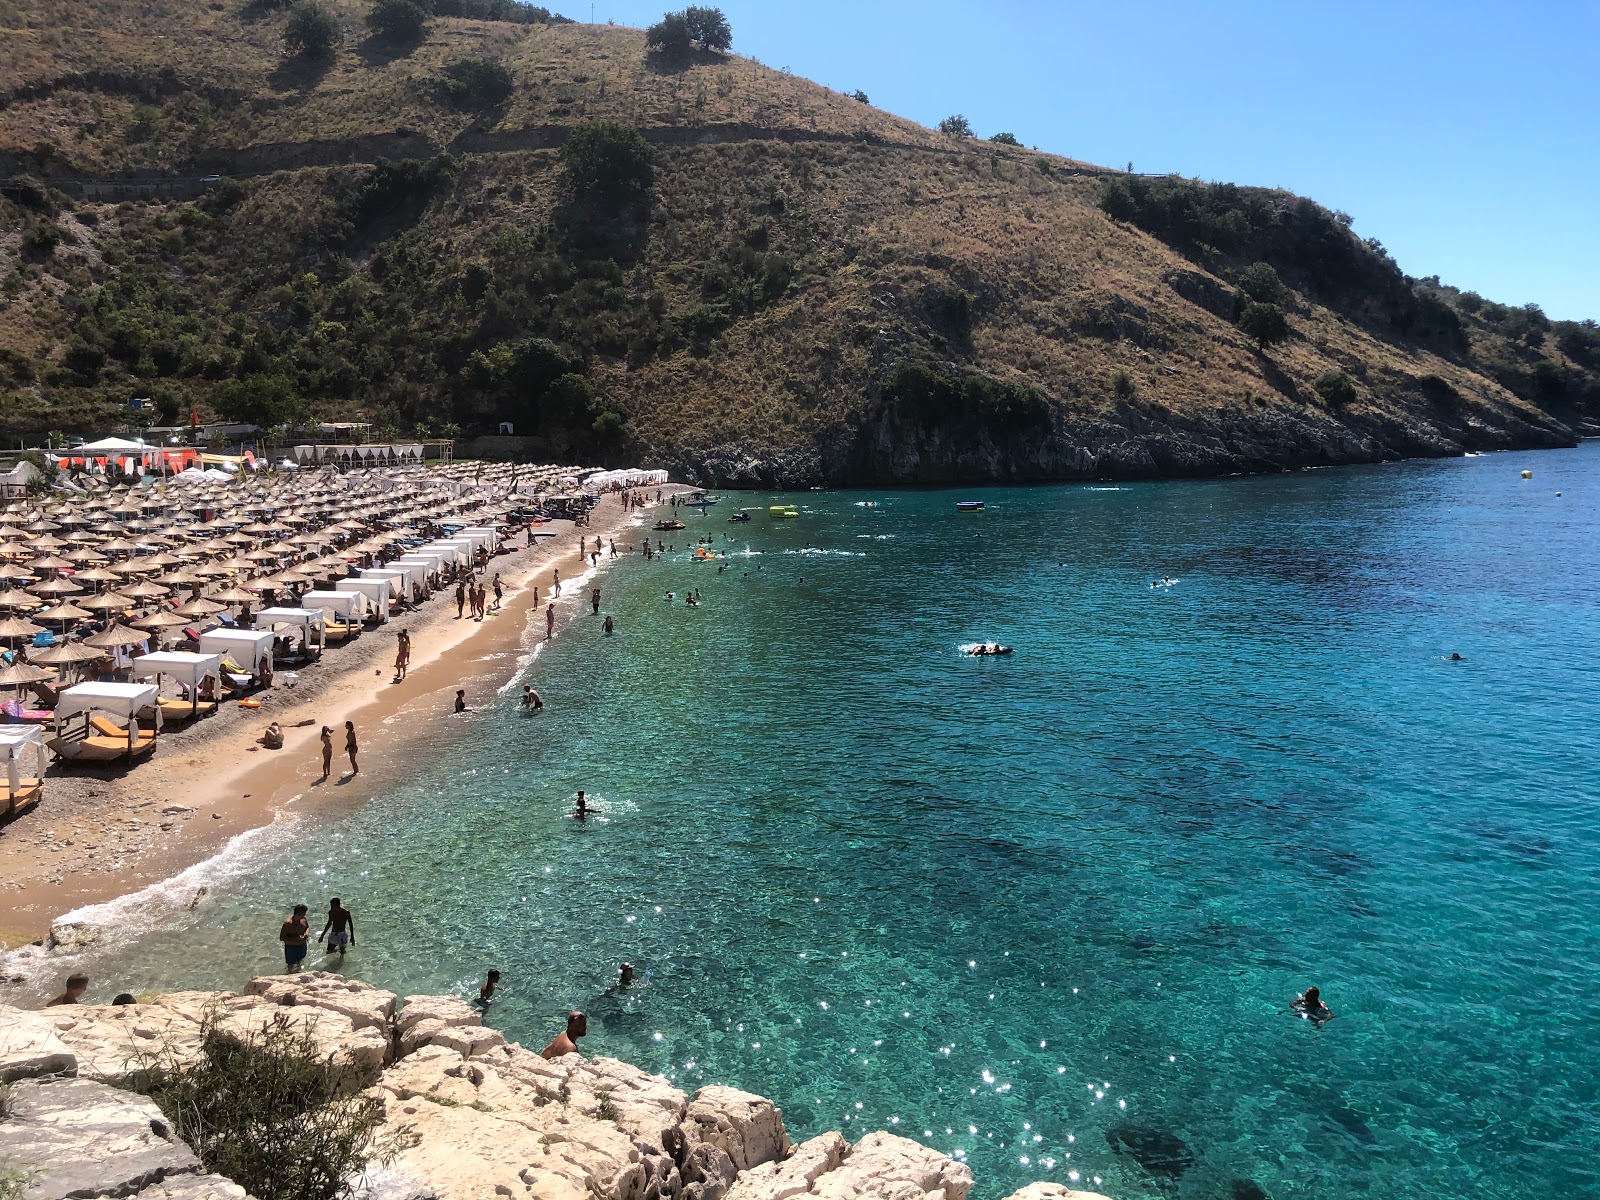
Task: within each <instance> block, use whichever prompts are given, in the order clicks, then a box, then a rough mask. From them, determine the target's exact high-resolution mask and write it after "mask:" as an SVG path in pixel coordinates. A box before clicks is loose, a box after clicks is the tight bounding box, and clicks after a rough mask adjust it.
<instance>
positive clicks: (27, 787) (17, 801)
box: [5, 776, 44, 819]
mask: <svg viewBox="0 0 1600 1200" xmlns="http://www.w3.org/2000/svg"><path fill="white" fill-rule="evenodd" d="M5 786H6V817H7V819H10V818H11V817H14V816H16V815H17V814H18V813H19V812H21V811H22V810H23V809H25V808H31V807H32V806H33V805H35V804H37V803H38V802H39V797H40V796H42V795H44V782H43V780H40V779H30V778H28V777H27V776H23V777H22V778H21V779H19V780H17V788H16V790H15V791H12V790H11V783H10V781H9V780H7V781H5Z"/></svg>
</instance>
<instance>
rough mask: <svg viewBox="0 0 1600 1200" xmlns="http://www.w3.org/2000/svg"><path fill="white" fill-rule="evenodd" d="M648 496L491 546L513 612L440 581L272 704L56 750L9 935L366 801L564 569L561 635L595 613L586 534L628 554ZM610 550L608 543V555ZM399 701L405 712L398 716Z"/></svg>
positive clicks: (273, 696)
mask: <svg viewBox="0 0 1600 1200" xmlns="http://www.w3.org/2000/svg"><path fill="white" fill-rule="evenodd" d="M679 490H681V489H677V488H668V489H665V490H664V491H663V493H662V494H663V497H664V498H665V497H666V496H668V495H670V494H672V493H673V492H676V491H679ZM649 511H650V509H648V508H647V509H645V510H638V509H635V510H633V511H632V512H631V513H630V512H626V511H624V509H623V507H622V504H621V501H620V500H619V499H618V498H617V497H616V496H615V495H608V496H606V497H605V498H604V499H602V500H601V502H600V504H599V506H598V507H597V508H596V509H595V510H594V511H593V512H592V513H591V514H590V518H589V524H588V525H587V526H585V527H582V528H577V527H574V526H572V525H570V524H568V523H566V522H561V523H559V524H557V525H555V526H553V527H549V529H553V530H554V531H555V533H556V536H554V537H548V538H546V537H541V538H539V539H538V541H537V543H536V544H535V545H534V546H532V547H528V548H520V547H519V548H518V549H516V550H515V551H513V552H511V553H509V554H504V555H501V556H499V557H496V558H494V559H493V560H491V563H490V566H489V573H490V574H491V575H492V574H494V573H495V572H498V573H499V574H500V576H501V580H502V583H503V584H504V585H505V588H506V595H505V599H504V602H503V605H502V609H501V611H500V613H499V614H498V615H494V616H492V617H490V618H488V619H486V620H484V621H481V622H478V621H474V620H473V619H472V618H471V617H470V616H468V617H467V618H465V619H458V618H457V617H456V606H455V603H454V599H453V592H452V589H442V590H441V591H440V592H438V593H436V594H435V596H434V597H433V598H432V599H431V600H429V601H428V602H427V603H426V604H425V605H424V606H423V608H422V609H421V610H420V611H418V612H414V613H406V614H402V615H400V616H397V617H396V618H395V619H394V620H392V621H391V622H390V623H389V624H388V625H384V626H381V627H379V628H378V629H376V630H369V631H368V632H366V633H364V634H363V635H362V636H361V637H360V638H359V639H358V640H357V641H356V642H355V643H354V644H352V645H349V646H345V647H339V648H334V649H331V650H329V651H328V652H326V653H325V654H324V655H323V658H322V661H321V662H320V663H319V664H317V665H316V666H314V667H311V668H309V669H307V670H306V671H304V672H302V673H301V674H300V677H299V682H298V684H297V685H296V686H295V687H293V688H287V687H283V686H281V685H280V686H277V687H274V688H272V689H271V690H269V691H267V692H265V693H262V694H261V699H262V700H263V706H262V707H261V708H259V709H248V710H246V709H240V708H239V707H238V706H236V705H225V706H223V707H222V708H221V709H219V711H218V712H217V713H216V714H214V715H212V716H210V717H207V718H203V719H201V720H199V721H197V722H195V723H194V724H193V725H192V726H190V727H188V728H183V727H178V728H174V729H172V730H171V731H170V732H164V733H163V734H162V736H161V740H160V743H159V747H158V749H157V751H156V753H155V755H154V757H153V758H152V759H150V760H149V761H148V762H145V763H142V764H140V765H138V766H136V767H134V768H132V769H127V768H116V769H110V770H108V769H104V768H99V769H97V768H92V767H81V766H79V767H62V766H61V765H59V764H58V765H57V766H56V767H54V768H53V769H52V771H51V772H50V774H49V776H48V777H47V780H46V786H45V793H44V798H43V799H42V800H41V802H40V803H39V804H38V805H36V806H35V807H34V808H33V809H32V810H30V811H28V812H26V813H24V814H22V815H20V816H18V817H17V818H16V819H14V820H13V821H11V822H10V824H8V825H6V826H5V827H4V829H3V831H0V896H3V898H4V899H3V903H0V947H4V948H14V947H17V946H20V945H25V944H28V943H31V942H36V941H39V940H40V939H42V938H45V937H46V936H47V935H48V934H49V932H50V928H51V924H52V922H54V921H55V920H57V919H58V918H59V917H61V916H62V915H63V914H66V913H70V912H72V911H73V910H75V909H78V908H81V907H83V906H85V905H90V904H97V903H100V902H103V901H106V900H111V899H114V898H116V897H119V896H123V895H127V894H129V893H131V892H135V891H138V890H140V889H142V888H144V887H147V886H149V885H150V884H152V883H156V882H159V881H161V880H164V879H168V878H171V877H172V876H173V875H175V874H177V873H178V872H180V871H182V870H184V869H185V868H187V867H190V866H193V865H194V864H196V863H199V862H203V861H204V860H206V859H207V858H209V857H211V856H213V855H214V854H216V853H217V852H218V851H219V850H221V849H222V848H223V847H224V846H225V845H226V844H227V843H228V842H229V841H230V840H231V839H232V838H235V837H237V836H238V835H240V834H242V833H245V832H247V831H249V830H252V829H257V828H260V827H262V826H265V825H268V824H270V823H271V822H272V821H273V820H274V819H275V818H276V817H277V816H279V815H280V814H282V813H284V812H285V811H287V810H288V808H289V806H291V805H293V806H295V811H298V812H312V813H318V814H328V813H335V812H337V811H339V810H340V809H349V808H353V807H355V806H357V805H359V804H361V803H362V802H363V801H364V800H366V799H367V798H368V797H370V796H371V795H373V794H374V793H375V792H376V791H377V790H378V789H379V788H381V787H382V786H383V785H384V783H385V782H386V780H387V779H388V778H390V777H392V773H393V772H395V771H397V770H400V769H402V767H401V765H400V760H401V756H400V755H399V754H397V753H396V751H397V750H398V742H399V740H400V739H401V737H402V736H403V730H408V729H411V728H413V727H414V726H413V724H412V722H413V719H414V718H415V719H447V714H448V713H449V712H450V708H451V700H452V697H453V695H454V691H455V689H456V688H458V687H468V688H469V697H471V698H472V699H474V700H476V702H478V703H482V702H483V701H485V700H486V699H487V698H488V696H489V695H490V694H491V691H492V689H493V688H496V687H499V686H502V685H503V684H504V683H505V682H506V681H507V679H508V678H509V677H510V674H511V672H512V669H513V666H514V664H516V663H517V662H518V661H519V659H520V658H521V653H520V652H521V651H522V650H523V648H524V644H525V637H526V635H527V633H528V630H529V628H530V618H531V617H532V616H533V615H534V614H535V612H536V610H542V608H543V606H544V604H545V603H548V602H549V593H550V582H551V572H552V571H553V570H554V569H557V568H559V569H560V570H561V571H562V574H563V577H564V579H566V580H571V581H572V583H573V586H566V587H564V588H563V591H562V595H561V597H560V598H559V599H558V600H557V601H556V615H557V626H556V635H557V636H560V634H561V631H562V630H563V629H564V628H565V627H566V625H567V624H568V623H569V622H572V621H575V620H577V619H579V618H581V617H588V616H590V611H589V592H588V587H587V586H583V587H579V586H576V581H577V579H578V577H579V576H580V575H582V574H583V573H584V571H585V570H586V569H588V563H587V561H584V562H583V563H581V564H580V562H579V559H578V540H579V538H580V537H587V538H589V539H590V541H591V543H592V541H593V539H594V538H595V537H596V536H598V537H600V538H603V539H607V540H608V541H609V540H610V539H617V542H618V545H617V549H618V553H619V555H623V554H624V546H627V547H628V552H632V550H633V548H634V547H635V546H636V545H637V542H638V535H637V530H638V529H639V527H640V526H641V525H642V524H643V523H644V521H645V518H644V514H645V513H648V512H649ZM549 529H547V530H546V531H549ZM516 540H517V541H519V542H520V541H521V540H522V539H521V538H520V537H518V538H517V539H516ZM612 561H613V560H610V559H608V558H606V557H605V556H602V557H601V560H600V565H599V568H598V570H599V571H600V572H603V571H604V569H605V567H606V566H607V565H608V564H609V563H611V562H612ZM615 561H621V559H620V558H619V559H618V560H615ZM533 585H537V586H538V589H539V590H538V595H539V597H541V598H540V599H536V598H535V596H534V593H533V591H532V590H531V589H532V587H533ZM541 624H542V622H541ZM401 628H405V629H407V630H408V631H409V632H410V634H411V638H412V658H411V666H410V669H409V671H408V673H407V675H406V678H405V679H404V680H402V681H398V682H396V681H395V680H394V670H393V664H394V651H395V636H396V634H397V632H398V631H399V630H400V629H401ZM539 686H540V685H539V683H538V682H537V681H535V687H539ZM402 713H404V714H405V715H406V720H405V721H404V722H397V721H394V720H392V718H394V717H395V716H396V715H397V714H402ZM346 720H352V721H354V722H355V724H356V728H357V731H358V735H359V737H360V744H361V752H360V758H361V763H362V768H363V769H362V771H361V774H360V775H357V776H355V777H353V778H349V777H347V773H348V771H349V763H348V761H347V759H346V758H345V755H344V738H343V724H344V722H345V721H346ZM269 721H277V722H278V723H279V724H280V725H281V726H282V727H283V729H284V731H285V735H286V736H285V744H284V747H283V749H281V750H277V751H271V750H266V749H263V748H262V747H261V746H260V745H259V744H258V742H257V739H258V738H259V737H260V736H261V732H262V730H263V729H264V728H265V727H266V725H267V723H268V722H269ZM322 725H329V726H332V727H334V728H335V730H336V736H335V739H334V742H335V757H334V773H333V776H332V778H331V779H330V780H329V781H328V783H327V784H325V785H323V784H319V783H318V782H317V781H318V780H319V778H320V776H321V751H320V746H319V741H318V734H319V731H320V728H321V726H322Z"/></svg>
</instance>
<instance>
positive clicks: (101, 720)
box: [48, 683, 161, 762]
mask: <svg viewBox="0 0 1600 1200" xmlns="http://www.w3.org/2000/svg"><path fill="white" fill-rule="evenodd" d="M156 698H157V689H156V685H155V684H153V683H78V684H74V685H73V686H72V687H69V688H68V689H67V690H66V691H64V692H62V693H61V695H60V696H58V697H57V698H56V717H55V736H54V737H52V738H51V739H50V740H49V743H48V745H49V747H50V749H52V750H54V751H55V752H56V754H58V755H59V756H60V757H61V758H64V759H67V760H68V761H71V762H110V761H112V760H113V759H118V758H142V757H143V756H145V755H147V754H149V753H150V752H151V751H152V750H154V749H155V748H156V731H157V730H158V729H160V728H161V710H160V708H159V707H158V706H157V704H156ZM147 709H154V710H155V721H154V724H153V726H152V728H150V729H141V728H140V727H139V714H140V713H141V712H144V711H145V710H147Z"/></svg>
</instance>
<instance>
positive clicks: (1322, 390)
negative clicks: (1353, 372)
mask: <svg viewBox="0 0 1600 1200" xmlns="http://www.w3.org/2000/svg"><path fill="white" fill-rule="evenodd" d="M1316 387H1317V395H1319V396H1321V397H1322V399H1323V402H1324V403H1325V404H1327V405H1328V407H1329V408H1346V407H1348V406H1349V405H1352V404H1354V403H1355V402H1356V381H1355V380H1353V379H1351V378H1350V376H1348V375H1346V374H1345V373H1344V372H1343V371H1324V372H1323V373H1322V374H1321V375H1319V376H1317V384H1316Z"/></svg>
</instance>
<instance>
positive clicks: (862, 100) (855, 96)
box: [850, 88, 872, 104]
mask: <svg viewBox="0 0 1600 1200" xmlns="http://www.w3.org/2000/svg"><path fill="white" fill-rule="evenodd" d="M850 99H852V100H854V101H855V102H856V103H858V104H871V103H872V101H871V100H868V99H867V94H866V93H865V92H863V91H862V90H861V89H860V88H857V89H856V90H855V91H853V92H851V93H850Z"/></svg>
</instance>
